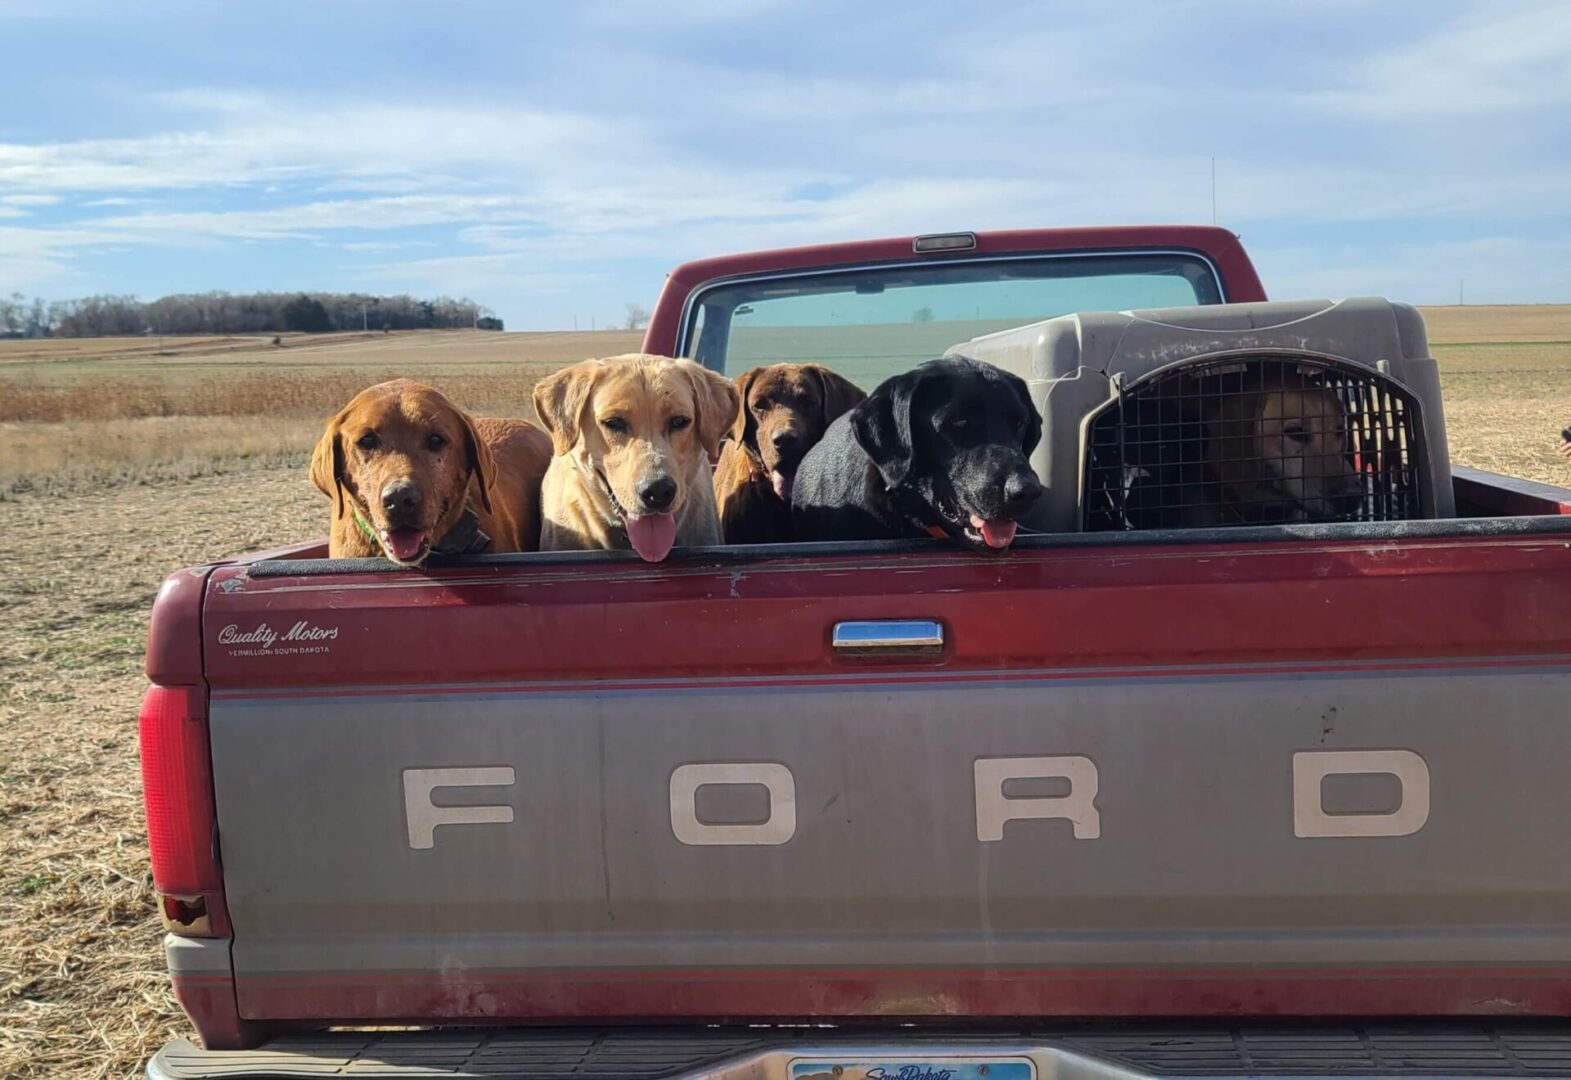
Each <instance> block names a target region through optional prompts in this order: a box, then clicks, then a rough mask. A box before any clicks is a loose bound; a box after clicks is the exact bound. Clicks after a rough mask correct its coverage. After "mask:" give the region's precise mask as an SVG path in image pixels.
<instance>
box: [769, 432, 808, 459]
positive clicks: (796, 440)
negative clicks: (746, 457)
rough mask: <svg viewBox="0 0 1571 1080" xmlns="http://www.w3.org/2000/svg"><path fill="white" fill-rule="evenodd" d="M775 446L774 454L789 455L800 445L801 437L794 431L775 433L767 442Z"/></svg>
mask: <svg viewBox="0 0 1571 1080" xmlns="http://www.w3.org/2000/svg"><path fill="white" fill-rule="evenodd" d="M769 441H770V442H772V443H774V444H775V453H777V454H789V453H791V452H792V451H794V450H795V449H796V448H797V447H799V446H801V445H802V436H800V435H798V434H797V433H796V432H794V431H780V432H776V433H775V434H774V436H772V437H771V438H770V440H769Z"/></svg>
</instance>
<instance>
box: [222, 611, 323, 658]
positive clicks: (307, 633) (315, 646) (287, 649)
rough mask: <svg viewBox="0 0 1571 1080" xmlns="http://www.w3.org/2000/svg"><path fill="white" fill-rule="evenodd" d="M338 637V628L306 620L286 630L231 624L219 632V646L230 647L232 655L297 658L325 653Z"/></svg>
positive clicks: (263, 624) (265, 625) (260, 624)
mask: <svg viewBox="0 0 1571 1080" xmlns="http://www.w3.org/2000/svg"><path fill="white" fill-rule="evenodd" d="M337 637H338V627H336V626H333V627H322V626H317V625H316V624H315V623H310V622H307V621H305V620H304V619H302V620H300V621H299V622H297V623H295V624H294V625H293V626H291V627H289V628H288V629H287V630H277V629H274V628H273V627H272V626H269V625H268V624H267V623H265V622H264V623H257V624H256V625H255V626H251V627H242V626H238V625H236V624H235V623H230V624H229V625H228V626H226V627H224V628H223V629H222V630H220V631H219V632H218V643H219V644H220V645H224V646H227V647H228V650H229V655H230V656H298V655H300V654H301V653H325V652H327V651H328V649H329V648H331V644H330V643H331V642H333V641H334V640H336V639H337Z"/></svg>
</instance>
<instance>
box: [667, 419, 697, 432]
mask: <svg viewBox="0 0 1571 1080" xmlns="http://www.w3.org/2000/svg"><path fill="white" fill-rule="evenodd" d="M692 422H693V420H692V418H691V417H688V416H673V417H671V419H670V421H669V422H668V423H667V424H666V430H667V431H669V432H671V433H672V434H673V435H674V434H676V433H677V432H678V431H685V430H687V427H688V426H689V425H690V424H692Z"/></svg>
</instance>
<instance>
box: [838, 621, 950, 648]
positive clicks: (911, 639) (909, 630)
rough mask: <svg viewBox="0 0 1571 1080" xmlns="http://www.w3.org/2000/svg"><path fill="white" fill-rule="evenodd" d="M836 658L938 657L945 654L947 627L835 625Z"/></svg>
mask: <svg viewBox="0 0 1571 1080" xmlns="http://www.w3.org/2000/svg"><path fill="white" fill-rule="evenodd" d="M830 642H831V643H832V644H833V645H834V650H835V655H836V656H936V655H938V654H939V653H942V652H943V651H944V625H943V623H940V622H937V621H936V620H933V619H864V620H860V621H854V622H837V623H835V629H834V633H833V634H832V635H831V636H830Z"/></svg>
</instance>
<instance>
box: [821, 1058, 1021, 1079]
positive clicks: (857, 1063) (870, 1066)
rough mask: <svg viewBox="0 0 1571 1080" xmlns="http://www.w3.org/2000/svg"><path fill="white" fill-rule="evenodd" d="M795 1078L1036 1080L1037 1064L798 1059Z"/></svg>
mask: <svg viewBox="0 0 1571 1080" xmlns="http://www.w3.org/2000/svg"><path fill="white" fill-rule="evenodd" d="M791 1080H1036V1066H1035V1065H1034V1064H1033V1063H1032V1062H1031V1060H1030V1059H1029V1058H986V1057H976V1058H971V1057H963V1058H962V1057H950V1058H935V1059H932V1060H927V1059H910V1058H904V1059H900V1058H896V1059H891V1060H883V1059H879V1060H876V1061H869V1060H855V1059H853V1060H835V1059H832V1058H797V1059H795V1060H793V1061H792V1062H791Z"/></svg>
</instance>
